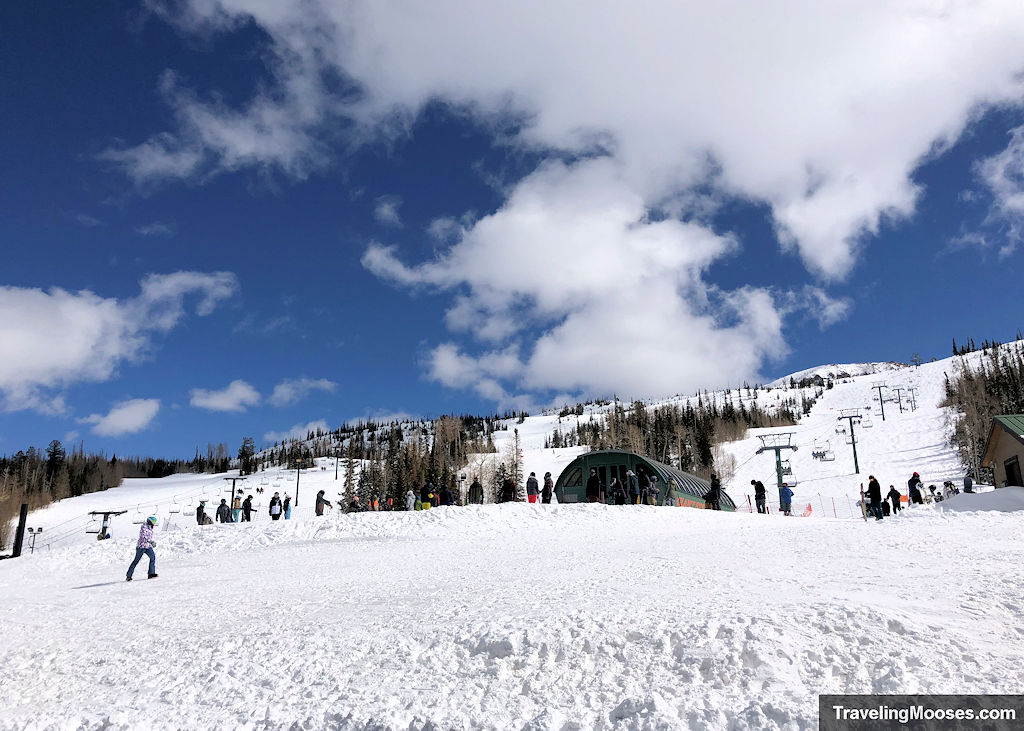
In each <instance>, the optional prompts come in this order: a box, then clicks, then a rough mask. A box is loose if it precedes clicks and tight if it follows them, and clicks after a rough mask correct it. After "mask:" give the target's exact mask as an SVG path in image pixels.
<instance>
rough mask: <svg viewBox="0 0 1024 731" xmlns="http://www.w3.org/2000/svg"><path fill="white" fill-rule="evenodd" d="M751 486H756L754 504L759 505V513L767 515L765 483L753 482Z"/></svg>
mask: <svg viewBox="0 0 1024 731" xmlns="http://www.w3.org/2000/svg"><path fill="white" fill-rule="evenodd" d="M750 484H751V485H753V486H754V504H755V505H757V512H759V513H767V512H768V509H767V508H766V507H765V505H764V503H765V492H764V483H763V482H761V481H760V480H751V481H750Z"/></svg>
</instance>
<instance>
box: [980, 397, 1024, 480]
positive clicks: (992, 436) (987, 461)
mask: <svg viewBox="0 0 1024 731" xmlns="http://www.w3.org/2000/svg"><path fill="white" fill-rule="evenodd" d="M981 466H982V467H991V468H992V472H993V480H994V482H995V486H996V487H1003V486H1006V485H1019V486H1021V487H1024V480H1022V479H1021V469H1022V466H1024V414H1008V415H1006V416H997V417H995V418H994V419H993V420H992V428H991V429H989V432H988V442H986V444H985V456H984V457H983V458H982V460H981Z"/></svg>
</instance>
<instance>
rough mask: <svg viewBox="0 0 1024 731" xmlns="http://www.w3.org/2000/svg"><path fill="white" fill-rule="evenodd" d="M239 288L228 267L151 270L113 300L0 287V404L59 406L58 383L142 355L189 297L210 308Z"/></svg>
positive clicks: (95, 377) (103, 374)
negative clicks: (2, 353) (133, 292)
mask: <svg viewBox="0 0 1024 731" xmlns="http://www.w3.org/2000/svg"><path fill="white" fill-rule="evenodd" d="M237 290H238V280H237V278H236V277H235V275H234V274H232V273H231V272H214V273H204V272H174V273H171V274H151V275H149V276H147V277H146V278H145V279H143V280H142V282H141V283H140V292H139V294H138V296H136V297H133V298H130V299H124V300H119V299H116V298H104V297H101V296H99V295H97V294H95V293H93V292H90V291H88V290H82V291H79V292H68V291H67V290H64V289H60V288H58V287H54V288H52V289H50V290H48V291H44V290H42V289H34V288H27V287H10V286H2V287H0V342H3V343H4V347H5V349H6V352H10V353H17V354H18V357H16V358H11V357H9V358H0V398H2V408H3V409H4V410H6V411H17V410H21V409H35V410H38V411H40V412H43V413H61V412H63V411H64V410H65V406H64V400H63V395H62V394H61V393H59V391H58V390H59V389H62V388H64V387H66V386H69V385H71V384H74V383H80V382H102V381H106V380H109V379H110V378H112V377H113V376H114V374H115V372H116V370H117V368H118V366H119V365H120V364H121V363H123V362H137V361H139V360H141V359H143V358H144V357H146V356H147V355H149V353H150V350H151V347H152V336H153V334H155V333H162V332H167V331H169V330H170V329H171V328H173V327H174V326H175V325H177V324H178V322H180V321H181V319H182V318H183V317H184V315H185V303H186V300H188V299H193V298H195V297H198V298H199V301H198V303H197V304H196V312H197V314H199V315H200V316H203V315H209V314H210V313H211V312H212V311H213V309H214V308H215V307H216V306H217V304H218V303H219V302H221V301H222V300H224V299H226V298H228V297H231V296H232V295H233V294H234V293H235V292H236V291H237Z"/></svg>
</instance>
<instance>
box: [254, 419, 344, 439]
mask: <svg viewBox="0 0 1024 731" xmlns="http://www.w3.org/2000/svg"><path fill="white" fill-rule="evenodd" d="M317 429H320V430H321V431H324V432H329V431H330V428H329V427H328V426H327V422H326V421H324V420H323V419H317V420H316V421H311V422H309V423H308V424H295V425H294V426H293V427H292V428H290V429H285V430H283V431H268V432H267V433H266V434H264V435H263V441H264V443H267V444H269V443H271V442H283V441H285V440H287V439H305V438H306V435H307V434H309V433H310V432H314V433H315V432H316V430H317Z"/></svg>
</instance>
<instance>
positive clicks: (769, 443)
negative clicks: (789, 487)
mask: <svg viewBox="0 0 1024 731" xmlns="http://www.w3.org/2000/svg"><path fill="white" fill-rule="evenodd" d="M794 433H795V432H781V433H775V434H760V435H758V437H757V438H758V439H760V440H761V448H760V449H758V450H757V451H756V452H754V454H761V452H768V451H772V452H775V479H776V481H777V482H778V487H779V503H780V504H781V503H782V450H783V449H792V450H793V451H794V452H795V451H796V450H797V446H796V445H795V444H792V439H793V434H794Z"/></svg>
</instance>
